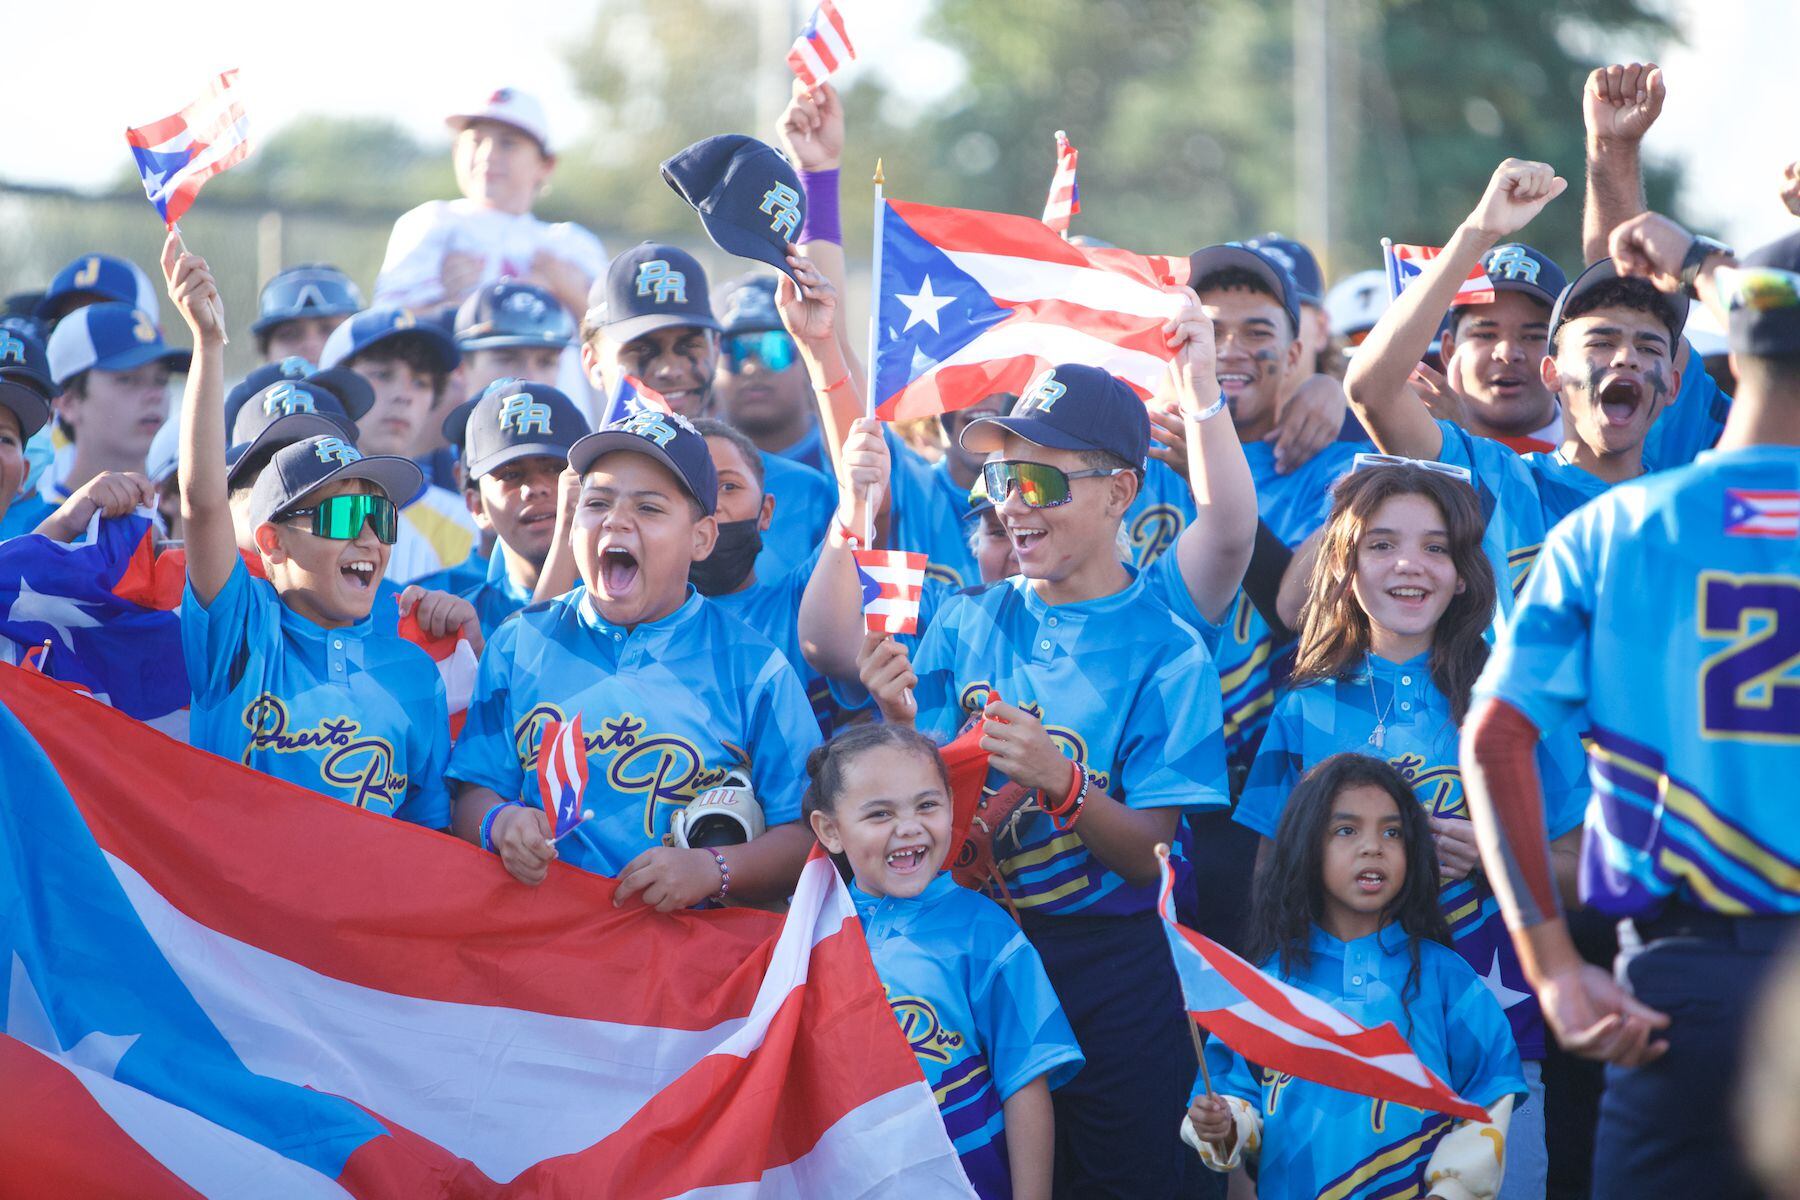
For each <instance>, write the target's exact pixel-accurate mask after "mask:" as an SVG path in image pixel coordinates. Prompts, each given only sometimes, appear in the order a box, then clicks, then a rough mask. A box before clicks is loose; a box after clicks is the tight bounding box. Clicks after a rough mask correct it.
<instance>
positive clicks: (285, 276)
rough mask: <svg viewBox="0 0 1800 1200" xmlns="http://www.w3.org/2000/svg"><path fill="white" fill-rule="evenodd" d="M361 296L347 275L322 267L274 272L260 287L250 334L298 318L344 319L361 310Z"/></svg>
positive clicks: (315, 265)
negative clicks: (260, 291)
mask: <svg viewBox="0 0 1800 1200" xmlns="http://www.w3.org/2000/svg"><path fill="white" fill-rule="evenodd" d="M362 306H363V298H362V292H361V291H360V290H359V289H358V288H357V286H356V283H355V281H354V280H352V279H351V278H350V277H349V276H348V275H346V274H344V273H343V272H342V271H340V270H338V269H337V268H336V267H333V266H327V265H326V264H324V263H307V264H305V265H304V266H298V267H288V268H286V269H284V270H281V271H277V272H276V273H275V277H274V278H273V279H271V280H269V282H267V283H265V284H263V289H262V295H261V296H260V297H258V299H257V305H256V309H257V312H256V320H255V321H253V322H252V323H251V325H250V332H251V333H267V332H268V331H269V330H271V329H273V328H275V326H277V325H279V324H281V323H282V322H283V321H297V320H299V319H300V318H302V317H347V316H349V315H350V314H351V313H353V312H358V311H360V310H361V309H362Z"/></svg>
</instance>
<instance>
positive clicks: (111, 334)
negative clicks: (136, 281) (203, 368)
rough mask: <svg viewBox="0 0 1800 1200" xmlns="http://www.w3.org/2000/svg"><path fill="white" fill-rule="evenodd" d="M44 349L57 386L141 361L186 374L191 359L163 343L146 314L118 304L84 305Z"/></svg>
mask: <svg viewBox="0 0 1800 1200" xmlns="http://www.w3.org/2000/svg"><path fill="white" fill-rule="evenodd" d="M45 351H46V353H47V354H48V356H49V359H50V377H51V379H52V380H54V381H55V383H56V386H57V387H62V386H63V385H64V384H66V383H68V382H69V380H71V379H73V378H75V376H77V375H79V374H81V373H82V372H83V371H135V370H136V369H137V368H139V367H141V366H143V365H144V364H145V363H153V362H166V363H168V364H169V369H170V370H172V371H185V370H187V369H188V362H189V361H190V360H191V359H192V357H193V356H192V355H191V354H190V353H189V352H188V351H186V350H182V349H180V348H178V347H175V346H171V345H169V344H168V343H167V342H165V341H163V336H162V330H160V329H158V328H157V327H156V322H155V320H153V319H152V318H151V316H150V314H149V313H147V312H145V311H144V310H143V309H141V308H133V307H132V306H131V305H129V304H122V303H119V302H117V301H106V302H103V303H99V304H89V305H87V306H86V307H83V308H78V309H76V310H75V311H74V312H72V313H70V314H69V315H68V316H66V317H64V318H63V319H62V320H60V321H58V322H57V323H56V328H55V329H53V330H51V331H50V344H49V345H48V346H47V347H45Z"/></svg>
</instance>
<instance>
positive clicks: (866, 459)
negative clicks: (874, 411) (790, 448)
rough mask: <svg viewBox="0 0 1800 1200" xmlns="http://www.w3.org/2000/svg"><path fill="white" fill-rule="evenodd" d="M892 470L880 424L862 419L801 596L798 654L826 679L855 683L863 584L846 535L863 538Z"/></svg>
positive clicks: (849, 446)
mask: <svg viewBox="0 0 1800 1200" xmlns="http://www.w3.org/2000/svg"><path fill="white" fill-rule="evenodd" d="M890 469H891V464H890V463H889V460H888V448H887V439H885V438H883V437H882V436H881V422H879V421H877V420H874V419H873V418H871V417H862V418H859V419H858V420H857V421H856V423H855V425H854V426H853V427H852V428H851V431H850V436H849V438H848V439H847V440H846V442H845V444H844V451H843V454H842V455H841V461H840V462H839V464H838V509H837V517H836V518H835V519H834V520H833V521H832V531H831V533H830V534H829V535H828V536H827V537H826V539H825V544H824V545H823V546H821V547H820V548H819V560H818V562H817V563H815V564H814V566H813V572H812V576H811V577H810V578H809V579H808V580H807V581H806V591H805V593H804V594H803V595H802V596H801V597H800V625H799V629H800V651H801V653H802V654H804V655H805V656H806V661H807V662H808V663H810V664H811V665H812V668H813V670H815V671H817V672H818V673H819V674H821V675H823V676H825V677H826V678H828V679H844V680H849V679H855V678H856V671H857V666H856V655H857V651H858V650H859V649H860V648H861V646H862V640H863V611H862V585H861V584H860V583H858V581H857V577H856V563H855V561H854V560H853V559H852V558H851V557H850V546H849V544H848V543H847V542H846V541H845V540H844V537H843V536H842V531H843V530H846V529H847V530H849V531H851V532H852V533H853V534H855V536H856V537H857V538H858V539H861V538H862V536H863V530H864V528H865V527H866V524H867V520H868V517H867V514H868V499H869V497H870V496H871V495H872V494H882V495H885V494H886V492H887V490H888V476H889V471H890Z"/></svg>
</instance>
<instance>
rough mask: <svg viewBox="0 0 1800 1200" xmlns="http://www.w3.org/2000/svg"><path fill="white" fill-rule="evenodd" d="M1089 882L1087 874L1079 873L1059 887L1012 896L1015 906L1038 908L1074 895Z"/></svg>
mask: <svg viewBox="0 0 1800 1200" xmlns="http://www.w3.org/2000/svg"><path fill="white" fill-rule="evenodd" d="M1089 882H1090V881H1089V880H1088V878H1087V876H1086V875H1078V876H1076V877H1075V878H1074V879H1071V880H1069V882H1067V883H1065V884H1063V885H1062V886H1061V887H1059V888H1052V889H1051V890H1050V891H1047V892H1039V893H1038V894H1037V895H1035V896H1014V897H1013V898H1012V902H1013V907H1014V908H1036V907H1038V906H1039V905H1040V904H1049V903H1051V902H1053V901H1056V900H1061V899H1062V898H1063V897H1064V896H1072V895H1074V894H1075V893H1076V892H1079V891H1080V890H1081V889H1082V888H1084V887H1087V886H1088V884H1089Z"/></svg>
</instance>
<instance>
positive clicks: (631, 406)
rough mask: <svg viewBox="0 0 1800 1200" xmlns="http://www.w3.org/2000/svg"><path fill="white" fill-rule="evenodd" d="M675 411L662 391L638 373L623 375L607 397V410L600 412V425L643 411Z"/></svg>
mask: <svg viewBox="0 0 1800 1200" xmlns="http://www.w3.org/2000/svg"><path fill="white" fill-rule="evenodd" d="M674 411H675V409H674V408H673V407H671V406H670V404H669V402H668V401H667V400H666V399H664V398H663V394H662V393H661V392H659V391H656V390H655V389H654V388H651V387H649V386H648V385H647V384H645V383H644V381H643V380H641V379H639V378H638V377H637V376H636V375H621V376H620V377H619V384H618V386H617V387H615V388H613V390H612V394H611V395H610V396H608V397H607V398H606V411H605V412H603V413H601V414H600V424H599V426H598V427H599V428H601V429H605V428H606V427H607V426H608V425H611V424H612V423H613V422H614V421H623V420H624V419H625V418H626V417H635V416H637V415H638V414H639V413H642V412H660V413H672V412H674Z"/></svg>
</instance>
